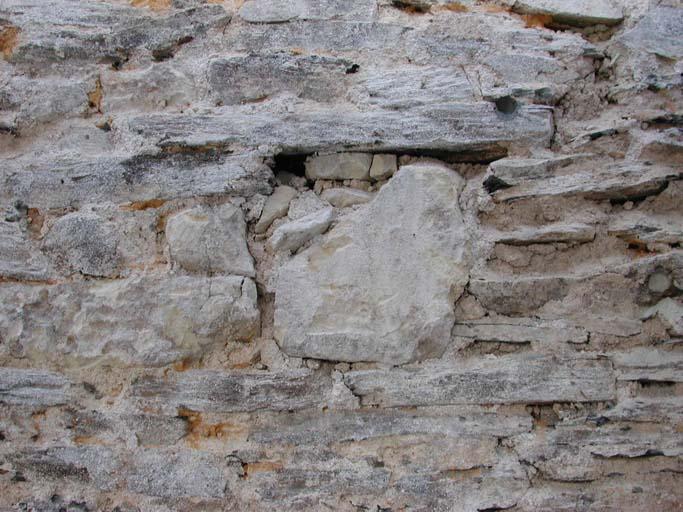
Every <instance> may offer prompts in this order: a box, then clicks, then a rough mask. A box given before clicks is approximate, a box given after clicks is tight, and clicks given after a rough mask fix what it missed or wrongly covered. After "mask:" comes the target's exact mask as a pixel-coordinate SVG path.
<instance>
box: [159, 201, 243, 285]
mask: <svg viewBox="0 0 683 512" xmlns="http://www.w3.org/2000/svg"><path fill="white" fill-rule="evenodd" d="M246 232H247V226H246V223H245V222H244V215H243V214H242V210H240V209H239V208H237V207H236V206H233V205H231V204H224V205H221V206H217V207H214V208H212V207H208V206H199V207H196V208H192V209H191V210H185V211H182V212H180V213H177V214H176V215H174V216H172V217H171V218H169V219H168V222H167V223H166V238H167V239H168V245H169V250H170V255H171V260H172V261H173V262H174V263H177V264H178V265H180V266H181V267H183V268H185V269H187V270H191V271H196V272H209V273H224V274H234V275H241V276H248V277H254V274H255V272H254V261H253V259H252V257H251V254H249V249H248V248H247V239H246Z"/></svg>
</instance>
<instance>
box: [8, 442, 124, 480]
mask: <svg viewBox="0 0 683 512" xmlns="http://www.w3.org/2000/svg"><path fill="white" fill-rule="evenodd" d="M8 458H9V460H10V461H11V463H12V465H13V467H14V468H15V469H16V470H18V471H19V472H20V473H21V474H22V475H26V477H27V479H29V480H33V481H43V480H47V481H49V482H52V483H57V484H60V485H64V484H65V483H69V482H72V483H79V484H88V485H91V486H93V487H94V488H95V489H100V490H103V491H112V490H114V489H115V488H116V487H117V485H118V483H119V482H120V481H121V473H120V470H121V466H122V461H121V459H120V458H119V457H118V456H117V454H115V453H114V452H113V451H112V450H111V449H109V448H106V447H103V446H80V447H79V446H54V447H50V448H47V449H42V450H41V449H24V450H21V451H19V452H15V453H12V454H10V456H9V457H8Z"/></svg>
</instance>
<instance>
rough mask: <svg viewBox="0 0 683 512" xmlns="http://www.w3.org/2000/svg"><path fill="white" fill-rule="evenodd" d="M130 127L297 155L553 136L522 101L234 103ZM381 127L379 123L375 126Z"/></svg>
mask: <svg viewBox="0 0 683 512" xmlns="http://www.w3.org/2000/svg"><path fill="white" fill-rule="evenodd" d="M129 126H130V128H131V130H133V131H134V132H137V133H139V134H140V135H142V136H143V137H146V138H149V137H152V138H153V139H154V140H157V141H160V140H163V144H164V145H173V144H185V145H189V146H203V145H206V144H208V143H220V144H231V143H238V144H242V145H245V146H247V147H256V146H259V145H268V146H273V147H275V146H277V147H279V148H280V149H281V150H282V151H285V152H293V153H313V152H316V151H320V152H331V151H337V150H345V151H349V150H350V151H364V150H370V149H372V150H391V151H398V150H410V149H420V148H424V149H431V150H445V151H477V152H482V153H486V152H487V151H489V152H490V151H492V150H496V151H498V152H499V148H498V145H499V144H500V143H503V142H511V141H515V143H516V144H522V143H534V144H539V145H545V144H547V143H548V142H549V140H550V136H551V135H552V123H551V116H550V111H549V110H548V109H547V108H545V107H541V106H537V105H527V106H520V108H518V109H517V111H516V112H515V113H514V114H511V115H508V114H501V113H500V112H498V111H497V110H496V107H495V105H494V104H493V103H488V102H480V103H471V104H464V103H447V104H439V105H430V106H429V107H417V108H414V109H411V110H409V111H402V112H397V111H391V110H388V111H384V110H369V111H364V112H353V111H339V109H319V110H316V111H311V110H310V109H309V110H305V111H295V112H292V113H288V114H286V115H275V114H271V113H263V112H254V111H249V110H246V107H241V108H233V109H231V110H229V111H226V112H225V113H223V114H221V115H178V114H166V115H164V114H156V115H148V116H144V117H134V118H132V119H130V121H129ZM378 127H381V128H378Z"/></svg>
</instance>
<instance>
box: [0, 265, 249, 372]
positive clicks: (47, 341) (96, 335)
mask: <svg viewBox="0 0 683 512" xmlns="http://www.w3.org/2000/svg"><path fill="white" fill-rule="evenodd" d="M0 293H2V295H3V297H4V298H6V299H5V300H12V301H14V302H12V304H13V307H14V308H16V309H12V310H10V311H11V313H12V314H11V315H10V316H9V318H8V322H7V324H6V325H2V323H0V326H2V327H3V330H2V336H3V338H4V339H6V340H7V342H14V343H16V344H18V346H19V347H20V350H21V352H23V353H24V354H26V355H30V356H31V357H33V358H35V359H37V360H41V359H50V358H62V359H63V360H70V361H72V362H73V363H77V362H82V363H85V362H87V361H88V362H96V361H101V362H107V361H109V362H110V364H111V363H114V364H124V365H136V364H137V365H140V364H142V365H152V366H156V365H163V364H168V363H170V362H173V361H177V360H181V359H183V358H185V357H192V356H197V355H200V354H201V353H202V352H203V351H205V350H208V349H210V348H211V346H212V344H216V343H225V342H226V341H230V340H248V339H250V338H252V337H254V336H256V335H257V333H258V329H259V311H258V309H257V307H256V286H255V285H254V283H253V281H251V280H250V279H249V278H245V277H239V276H215V277H211V278H208V277H191V276H163V275H154V274H149V275H144V276H133V277H131V278H127V279H120V280H114V281H102V282H95V283H92V284H90V283H81V284H78V283H74V284H63V285H55V286H41V287H36V286H30V287H28V288H27V287H26V286H25V285H19V284H17V285H13V286H4V287H2V288H0ZM46 309H47V310H48V311H47V312H44V313H42V314H41V315H33V314H29V313H30V312H31V311H34V310H38V311H41V310H42V311H45V310H46Z"/></svg>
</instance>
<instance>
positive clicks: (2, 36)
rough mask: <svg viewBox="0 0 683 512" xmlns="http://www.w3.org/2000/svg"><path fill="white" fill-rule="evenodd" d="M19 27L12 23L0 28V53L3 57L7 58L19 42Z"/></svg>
mask: <svg viewBox="0 0 683 512" xmlns="http://www.w3.org/2000/svg"><path fill="white" fill-rule="evenodd" d="M20 32H21V29H20V28H19V27H15V26H13V25H9V26H6V27H3V28H1V29H0V53H2V55H3V57H5V59H9V58H10V56H11V55H12V52H13V51H14V48H16V46H17V43H18V42H19V33H20Z"/></svg>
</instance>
